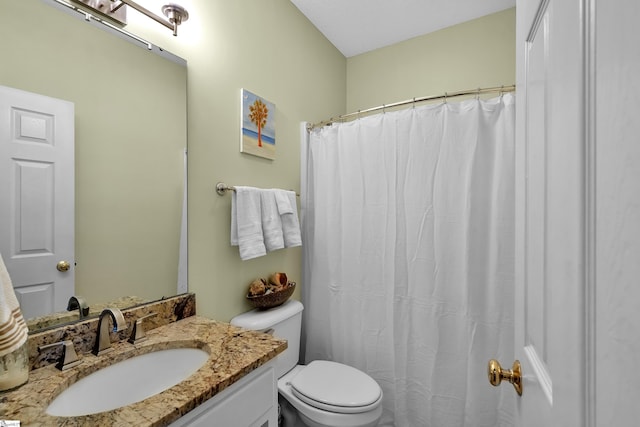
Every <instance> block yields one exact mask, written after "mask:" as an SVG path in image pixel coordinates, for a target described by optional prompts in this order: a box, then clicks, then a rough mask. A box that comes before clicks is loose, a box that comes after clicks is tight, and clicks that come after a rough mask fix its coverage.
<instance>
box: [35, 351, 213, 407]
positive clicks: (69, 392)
mask: <svg viewBox="0 0 640 427" xmlns="http://www.w3.org/2000/svg"><path fill="white" fill-rule="evenodd" d="M208 358H209V353H207V352H206V351H204V350H201V349H197V348H174V349H167V350H158V351H154V352H151V353H147V354H143V355H140V356H135V357H132V358H130V359H126V360H123V361H122V362H118V363H115V364H113V365H110V366H107V367H105V368H102V369H100V370H98V371H96V372H94V373H92V374H91V375H88V376H86V377H84V378H82V379H80V380H79V381H77V382H76V383H74V384H72V385H71V386H69V387H68V388H67V389H65V390H64V391H63V392H62V393H60V394H59V395H58V396H57V397H56V398H55V399H54V400H53V402H51V404H50V405H49V406H48V408H47V410H46V412H47V414H49V415H54V416H59V417H73V416H80V415H89V414H95V413H98V412H104V411H109V410H112V409H117V408H120V407H122V406H126V405H130V404H132V403H136V402H139V401H141V400H144V399H146V398H148V397H151V396H153V395H155V394H158V393H161V392H163V391H164V390H167V389H169V388H171V387H173V386H174V385H176V384H178V383H180V382H181V381H183V380H185V379H187V378H188V377H190V376H191V375H192V374H193V373H194V372H196V371H197V370H198V369H199V368H200V367H201V366H202V365H204V363H205V362H206V361H207V359H208Z"/></svg>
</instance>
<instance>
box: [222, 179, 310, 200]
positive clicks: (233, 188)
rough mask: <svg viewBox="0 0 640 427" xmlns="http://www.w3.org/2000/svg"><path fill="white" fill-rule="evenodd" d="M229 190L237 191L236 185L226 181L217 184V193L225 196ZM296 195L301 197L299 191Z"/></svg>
mask: <svg viewBox="0 0 640 427" xmlns="http://www.w3.org/2000/svg"><path fill="white" fill-rule="evenodd" d="M227 191H236V187H234V186H233V185H227V184H225V183H224V182H219V183H217V184H216V193H218V195H219V196H224V195H225V194H227ZM291 191H293V190H291ZM296 196H298V197H300V195H299V194H298V193H296Z"/></svg>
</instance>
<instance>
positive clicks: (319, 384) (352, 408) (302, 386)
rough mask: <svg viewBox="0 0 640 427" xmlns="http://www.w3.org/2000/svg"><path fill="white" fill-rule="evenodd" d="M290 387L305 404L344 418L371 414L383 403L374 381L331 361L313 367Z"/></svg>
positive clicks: (316, 361) (318, 362)
mask: <svg viewBox="0 0 640 427" xmlns="http://www.w3.org/2000/svg"><path fill="white" fill-rule="evenodd" d="M290 385H291V391H292V392H293V394H294V396H296V397H297V398H298V399H300V400H301V401H303V402H305V403H307V404H308V405H311V406H313V407H315V408H318V409H322V410H325V411H331V412H336V413H340V414H357V413H362V412H367V411H370V410H372V409H374V408H375V407H376V406H378V405H379V403H380V399H382V390H381V389H380V386H379V385H378V383H376V382H375V381H374V380H373V378H371V377H369V376H368V375H367V374H365V373H364V372H362V371H359V370H358V369H355V368H353V367H351V366H347V365H343V364H341V363H337V362H331V361H328V360H315V361H313V362H311V363H309V364H308V365H307V366H306V367H305V368H304V369H302V370H301V371H300V372H299V373H298V374H297V375H296V376H295V377H294V378H293V379H292V380H291V382H290Z"/></svg>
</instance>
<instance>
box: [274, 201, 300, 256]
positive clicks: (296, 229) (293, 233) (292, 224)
mask: <svg viewBox="0 0 640 427" xmlns="http://www.w3.org/2000/svg"><path fill="white" fill-rule="evenodd" d="M275 192H276V202H277V204H278V211H279V212H280V220H281V221H282V234H283V237H284V247H285V248H292V247H294V246H302V237H301V235H300V221H299V220H298V204H297V201H296V193H295V192H294V191H287V190H275Z"/></svg>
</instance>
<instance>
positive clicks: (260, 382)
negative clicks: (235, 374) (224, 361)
mask: <svg viewBox="0 0 640 427" xmlns="http://www.w3.org/2000/svg"><path fill="white" fill-rule="evenodd" d="M182 426H188V427H218V426H219V427H278V388H277V384H276V377H275V371H274V363H273V361H271V362H269V363H267V364H266V365H263V366H261V367H259V368H257V369H255V370H254V371H252V372H250V373H249V374H247V375H246V376H244V377H243V378H241V379H240V380H238V381H237V382H235V383H233V384H232V385H230V386H229V387H227V388H226V389H224V390H223V391H221V392H220V393H218V394H216V395H215V396H213V397H212V398H211V399H209V400H207V401H206V402H204V403H202V404H201V405H200V406H198V407H196V408H195V409H194V410H193V411H191V412H189V413H187V414H185V415H184V416H183V417H182V418H180V419H178V420H176V421H174V422H173V423H172V424H170V427H182Z"/></svg>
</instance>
